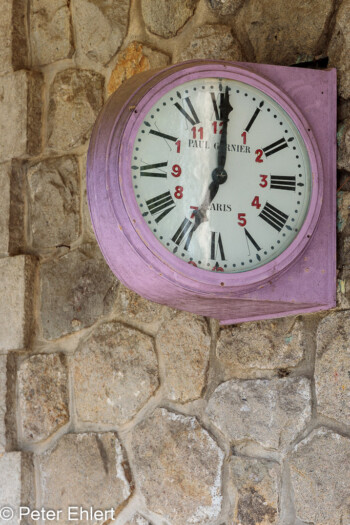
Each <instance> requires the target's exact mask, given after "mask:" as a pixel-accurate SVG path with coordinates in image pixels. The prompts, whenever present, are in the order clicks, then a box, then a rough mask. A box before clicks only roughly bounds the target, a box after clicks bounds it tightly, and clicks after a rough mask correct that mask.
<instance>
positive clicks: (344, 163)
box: [337, 118, 350, 171]
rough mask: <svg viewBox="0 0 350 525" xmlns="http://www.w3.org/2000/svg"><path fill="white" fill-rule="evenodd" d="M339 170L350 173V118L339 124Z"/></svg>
mask: <svg viewBox="0 0 350 525" xmlns="http://www.w3.org/2000/svg"><path fill="white" fill-rule="evenodd" d="M337 141H338V159H337V166H338V169H344V170H347V171H350V118H347V119H346V120H344V121H343V122H341V123H340V124H339V127H338V133H337Z"/></svg>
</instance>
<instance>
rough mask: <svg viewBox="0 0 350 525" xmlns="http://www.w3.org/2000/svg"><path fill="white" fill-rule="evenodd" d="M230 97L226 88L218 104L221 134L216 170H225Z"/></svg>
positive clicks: (230, 109) (231, 108)
mask: <svg viewBox="0 0 350 525" xmlns="http://www.w3.org/2000/svg"><path fill="white" fill-rule="evenodd" d="M229 97H230V95H229V93H228V87H226V90H225V94H224V95H223V97H222V99H221V104H220V116H221V120H222V123H223V124H222V130H221V131H222V133H221V137H220V144H219V150H218V166H217V167H218V168H222V169H223V168H225V164H226V153H227V124H228V121H229V115H230V113H231V111H232V110H233V107H232V106H231V104H230V98H229Z"/></svg>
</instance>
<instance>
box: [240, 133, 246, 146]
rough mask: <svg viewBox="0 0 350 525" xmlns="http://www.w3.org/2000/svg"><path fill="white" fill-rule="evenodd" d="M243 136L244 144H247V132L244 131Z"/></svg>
mask: <svg viewBox="0 0 350 525" xmlns="http://www.w3.org/2000/svg"><path fill="white" fill-rule="evenodd" d="M241 137H243V144H244V145H246V144H247V132H246V131H243V133H242V135H241Z"/></svg>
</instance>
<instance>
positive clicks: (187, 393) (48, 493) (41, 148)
mask: <svg viewBox="0 0 350 525" xmlns="http://www.w3.org/2000/svg"><path fill="white" fill-rule="evenodd" d="M194 57H198V58H211V59H228V60H245V61H250V62H264V63H273V64H282V65H290V64H295V63H300V62H304V61H313V60H319V59H321V58H325V57H329V66H336V67H337V68H338V72H339V133H338V145H339V156H338V167H339V191H338V198H339V216H338V224H337V226H338V232H339V239H338V241H339V242H338V272H339V273H338V276H339V281H338V284H339V294H338V307H337V308H336V309H335V310H334V311H331V312H324V313H322V314H314V315H305V316H299V317H288V318H285V319H279V320H272V321H266V322H256V323H247V324H243V325H238V326H230V327H226V328H223V329H220V328H219V327H218V324H217V323H216V322H215V321H213V320H210V319H204V318H200V317H196V316H194V315H190V314H187V313H183V312H177V311H174V310H171V309H168V308H166V307H162V306H159V305H157V304H153V303H150V302H148V301H146V300H144V299H142V298H141V297H138V296H136V295H135V294H134V293H133V292H131V291H129V290H127V289H125V288H124V287H123V286H122V285H121V284H119V283H118V282H117V281H116V279H115V277H114V276H113V275H112V274H111V272H110V270H109V269H108V267H107V266H106V264H105V262H104V260H103V258H102V256H101V254H100V252H99V249H98V247H97V244H96V240H95V238H94V234H93V231H92V228H91V224H90V219H89V214H88V209H87V204H86V182H85V165H86V151H87V147H88V140H89V136H90V133H91V128H92V125H93V123H94V121H95V119H96V117H97V115H98V112H99V110H100V108H101V107H102V105H103V103H104V101H105V100H106V99H107V97H108V96H109V94H110V93H112V92H113V91H114V90H115V89H116V88H117V87H118V86H119V85H120V84H121V83H122V82H123V81H124V80H125V79H126V78H128V77H130V76H131V75H133V74H135V73H137V72H139V71H144V70H147V69H149V68H154V67H159V66H163V65H166V64H171V63H174V62H177V61H180V60H185V59H190V58H194ZM0 159H1V160H0V162H1V164H0V256H1V258H0V280H1V296H0V508H1V509H2V510H1V511H0V522H1V524H5V523H10V524H14V523H18V519H17V518H15V517H14V518H13V519H9V520H7V521H6V518H10V514H11V509H10V508H9V507H10V506H12V507H13V508H14V509H15V510H16V511H17V510H18V506H19V505H23V506H25V505H26V506H29V507H30V509H31V510H33V509H41V508H42V507H44V508H45V509H52V510H55V509H56V510H58V509H61V510H62V513H61V514H59V515H58V514H57V515H56V517H55V519H54V520H53V521H51V522H52V523H60V524H61V523H62V524H64V523H69V521H68V516H67V508H68V506H69V505H71V506H82V507H83V508H84V509H89V508H90V507H93V509H99V510H101V511H107V510H108V509H115V516H114V517H116V518H117V521H116V523H117V524H118V525H123V524H124V525H126V524H138V525H161V524H168V525H169V524H170V525H186V524H208V525H223V524H225V525H238V524H241V525H255V524H281V525H298V524H299V525H301V524H303V523H304V524H313V525H338V524H339V525H349V524H350V468H349V465H350V345H349V336H350V312H349V307H350V216H349V207H350V173H349V172H350V1H349V0H313V1H310V0H309V1H306V0H294V1H293V2H285V1H284V0H109V1H107V0H2V2H1V15H0ZM4 507H8V508H7V509H4ZM38 512H39V511H38ZM44 517H45V516H43V515H42V514H41V515H40V519H41V521H40V520H38V519H37V518H38V516H36V515H32V516H29V517H28V516H27V517H24V518H23V519H22V523H25V524H27V523H28V524H30V523H45V520H44ZM71 517H72V516H71ZM73 517H75V518H76V514H75V515H74V516H73ZM111 517H112V514H111V513H110V514H109V515H108V514H106V513H105V514H104V515H103V519H102V521H106V522H108V520H109V519H110V518H111ZM95 518H96V520H97V521H99V522H102V521H101V519H100V518H101V515H97V516H95ZM46 522H47V521H46ZM78 522H79V523H82V524H83V523H93V522H94V520H93V519H90V517H87V515H85V514H84V515H83V516H80V517H79V518H78ZM109 522H111V521H109Z"/></svg>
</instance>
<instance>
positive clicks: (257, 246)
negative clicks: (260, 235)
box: [244, 228, 261, 253]
mask: <svg viewBox="0 0 350 525" xmlns="http://www.w3.org/2000/svg"><path fill="white" fill-rule="evenodd" d="M244 233H245V236H246V238H247V241H250V242H251V243H252V245H253V246H254V248H255V249H256V251H257V252H259V251H260V250H261V248H260V246H259V245H258V243H257V242H256V240H255V239H254V238H253V237H252V236H251V235H250V233H249V231H248V230H247V228H244ZM247 244H248V243H247ZM248 250H249V245H248ZM249 253H250V252H249Z"/></svg>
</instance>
